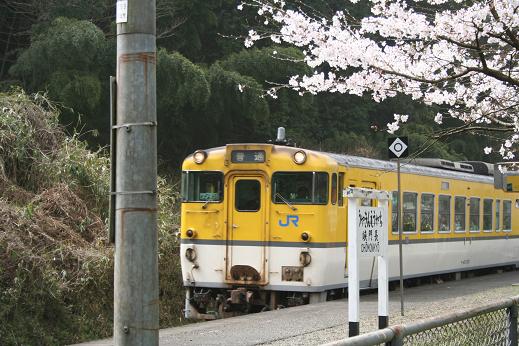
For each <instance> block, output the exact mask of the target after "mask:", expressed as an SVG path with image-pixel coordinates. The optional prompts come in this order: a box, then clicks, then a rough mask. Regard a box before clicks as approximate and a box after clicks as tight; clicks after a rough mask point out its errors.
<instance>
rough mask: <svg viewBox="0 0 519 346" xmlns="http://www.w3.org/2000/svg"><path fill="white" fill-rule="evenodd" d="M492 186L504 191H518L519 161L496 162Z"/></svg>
mask: <svg viewBox="0 0 519 346" xmlns="http://www.w3.org/2000/svg"><path fill="white" fill-rule="evenodd" d="M494 187H495V188H496V189H502V190H503V191H506V192H519V162H499V163H496V164H495V165H494Z"/></svg>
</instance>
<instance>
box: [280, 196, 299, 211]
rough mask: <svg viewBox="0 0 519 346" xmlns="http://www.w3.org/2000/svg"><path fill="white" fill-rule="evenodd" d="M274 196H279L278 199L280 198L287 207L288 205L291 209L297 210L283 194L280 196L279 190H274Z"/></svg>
mask: <svg viewBox="0 0 519 346" xmlns="http://www.w3.org/2000/svg"><path fill="white" fill-rule="evenodd" d="M276 197H279V199H280V200H281V201H282V202H283V203H285V204H286V205H288V207H289V208H290V209H292V210H293V211H296V210H297V208H296V207H294V206H293V205H292V204H290V202H289V201H287V200H286V199H285V198H284V197H283V196H281V194H280V193H279V192H276Z"/></svg>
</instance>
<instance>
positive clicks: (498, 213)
mask: <svg viewBox="0 0 519 346" xmlns="http://www.w3.org/2000/svg"><path fill="white" fill-rule="evenodd" d="M499 231H501V201H500V200H498V199H496V232H499Z"/></svg>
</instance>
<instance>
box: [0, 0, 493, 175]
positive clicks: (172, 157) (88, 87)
mask: <svg viewBox="0 0 519 346" xmlns="http://www.w3.org/2000/svg"><path fill="white" fill-rule="evenodd" d="M305 3H306V5H307V6H308V8H313V9H314V10H315V11H319V13H329V14H333V13H334V11H335V10H336V9H339V8H341V6H342V7H344V6H345V5H344V2H337V1H322V0H313V1H309V2H305ZM238 4H239V2H236V1H230V0H219V1H214V0H212V1H202V0H175V1H172V0H158V1H157V46H158V48H159V52H158V66H157V94H158V95H157V117H158V122H159V128H158V130H159V132H158V141H159V157H160V162H161V169H164V170H167V171H168V172H169V173H176V172H178V169H179V164H180V162H181V160H182V159H183V158H184V157H185V156H186V155H187V154H189V153H191V152H193V150H195V149H198V148H206V147H212V146H219V145H223V144H225V143H232V142H241V141H260V142H263V141H265V140H267V139H270V138H272V137H273V136H274V135H275V130H276V128H277V127H278V126H285V127H286V128H287V132H288V136H289V137H290V138H291V139H292V140H293V141H294V142H295V143H296V144H297V145H298V146H302V147H307V148H315V149H321V150H327V151H337V152H345V153H353V154H360V155H369V156H375V157H380V158H384V157H385V155H386V152H385V146H386V137H387V135H388V134H387V132H386V131H385V130H386V128H387V124H388V123H391V122H393V121H394V119H393V115H394V114H395V113H397V114H413V117H412V119H411V121H410V123H409V124H407V126H405V128H404V129H403V130H402V131H401V132H400V134H408V135H409V136H410V137H411V138H412V141H411V145H412V148H413V151H414V152H416V153H417V154H419V155H421V156H438V157H443V158H446V159H472V160H478V159H485V160H489V159H492V158H493V157H488V156H485V155H484V154H483V150H482V149H483V147H484V146H485V145H486V143H488V142H492V136H488V134H486V133H481V132H479V133H478V135H477V136H476V135H474V134H468V135H467V134H461V135H457V136H450V137H445V138H442V141H441V143H439V142H437V141H435V140H432V141H431V137H432V134H433V133H435V132H437V131H438V129H439V128H438V126H437V124H435V123H434V121H433V119H434V115H435V114H436V113H437V110H438V109H437V108H435V107H428V106H423V105H419V104H417V103H416V102H414V101H412V100H411V98H410V97H406V96H399V97H397V98H395V99H392V100H386V101H384V102H381V103H377V102H373V101H372V100H371V99H370V98H369V97H366V96H355V95H346V94H319V95H304V96H302V97H301V96H300V95H299V94H298V92H296V91H294V90H282V91H280V92H279V93H278V94H277V98H272V97H269V96H268V95H266V93H265V91H266V90H268V89H269V88H271V87H272V86H275V85H278V84H286V83H287V82H288V81H289V78H290V77H291V76H294V75H309V74H312V73H314V72H322V69H323V68H326V66H319V67H318V68H317V69H312V68H310V67H309V66H308V65H307V64H305V63H304V61H303V58H304V56H305V55H304V54H303V52H302V50H300V49H299V48H292V47H290V46H288V45H283V44H282V45H279V44H276V43H275V42H270V43H269V42H263V43H261V44H260V45H258V46H257V48H253V49H246V47H245V46H244V38H245V37H246V36H247V33H248V32H249V30H250V28H251V27H252V28H254V27H256V26H259V25H262V21H263V20H262V19H261V16H259V15H258V14H257V13H256V12H254V11H239V10H238V9H237V6H238ZM350 7H351V8H350V9H349V10H350V11H351V12H352V13H357V14H358V15H359V16H361V15H363V14H367V13H368V12H366V11H367V10H368V7H366V6H359V5H357V6H353V5H352V4H351V5H350ZM114 11H115V9H114V3H113V2H112V1H106V0H92V1H88V2H84V1H79V0H76V1H72V2H68V1H67V2H65V1H58V0H53V1H48V2H45V3H41V2H35V1H29V0H25V1H10V0H7V1H5V2H4V3H3V5H0V13H1V14H0V16H1V17H2V18H1V20H0V25H1V26H2V27H1V30H0V61H1V64H2V65H1V67H2V68H1V69H0V80H1V84H0V85H1V88H2V89H3V90H9V88H10V87H11V86H12V85H18V86H21V87H23V89H24V90H26V91H27V92H28V93H33V92H46V93H47V95H48V97H49V98H50V99H51V100H53V101H54V102H57V103H58V104H59V107H60V119H59V120H60V123H61V124H62V125H64V126H65V127H66V129H67V130H68V131H69V133H71V131H73V130H74V129H76V130H80V131H81V132H82V133H84V136H85V137H84V138H85V139H86V140H87V141H88V143H89V147H90V148H91V149H94V150H97V148H99V147H104V146H106V145H107V144H108V142H109V137H108V136H109V124H108V119H109V91H108V87H109V83H108V77H109V76H110V75H115V50H116V46H115V24H114ZM239 85H243V86H245V88H243V90H242V91H243V92H241V91H240V90H239V87H238V86H239ZM458 124H459V122H456V121H455V120H452V121H449V120H447V121H445V122H444V124H443V127H444V128H448V127H450V126H453V125H458ZM202 133H203V136H200V134H202ZM359 143H362V146H359ZM494 159H495V157H494Z"/></svg>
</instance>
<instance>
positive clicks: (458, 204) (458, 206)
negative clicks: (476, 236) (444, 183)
mask: <svg viewBox="0 0 519 346" xmlns="http://www.w3.org/2000/svg"><path fill="white" fill-rule="evenodd" d="M466 200H467V198H465V197H459V196H456V197H454V231H455V232H461V233H463V232H465V222H466V221H465V220H466V216H465V215H466V211H467V206H466V204H465V202H466Z"/></svg>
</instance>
